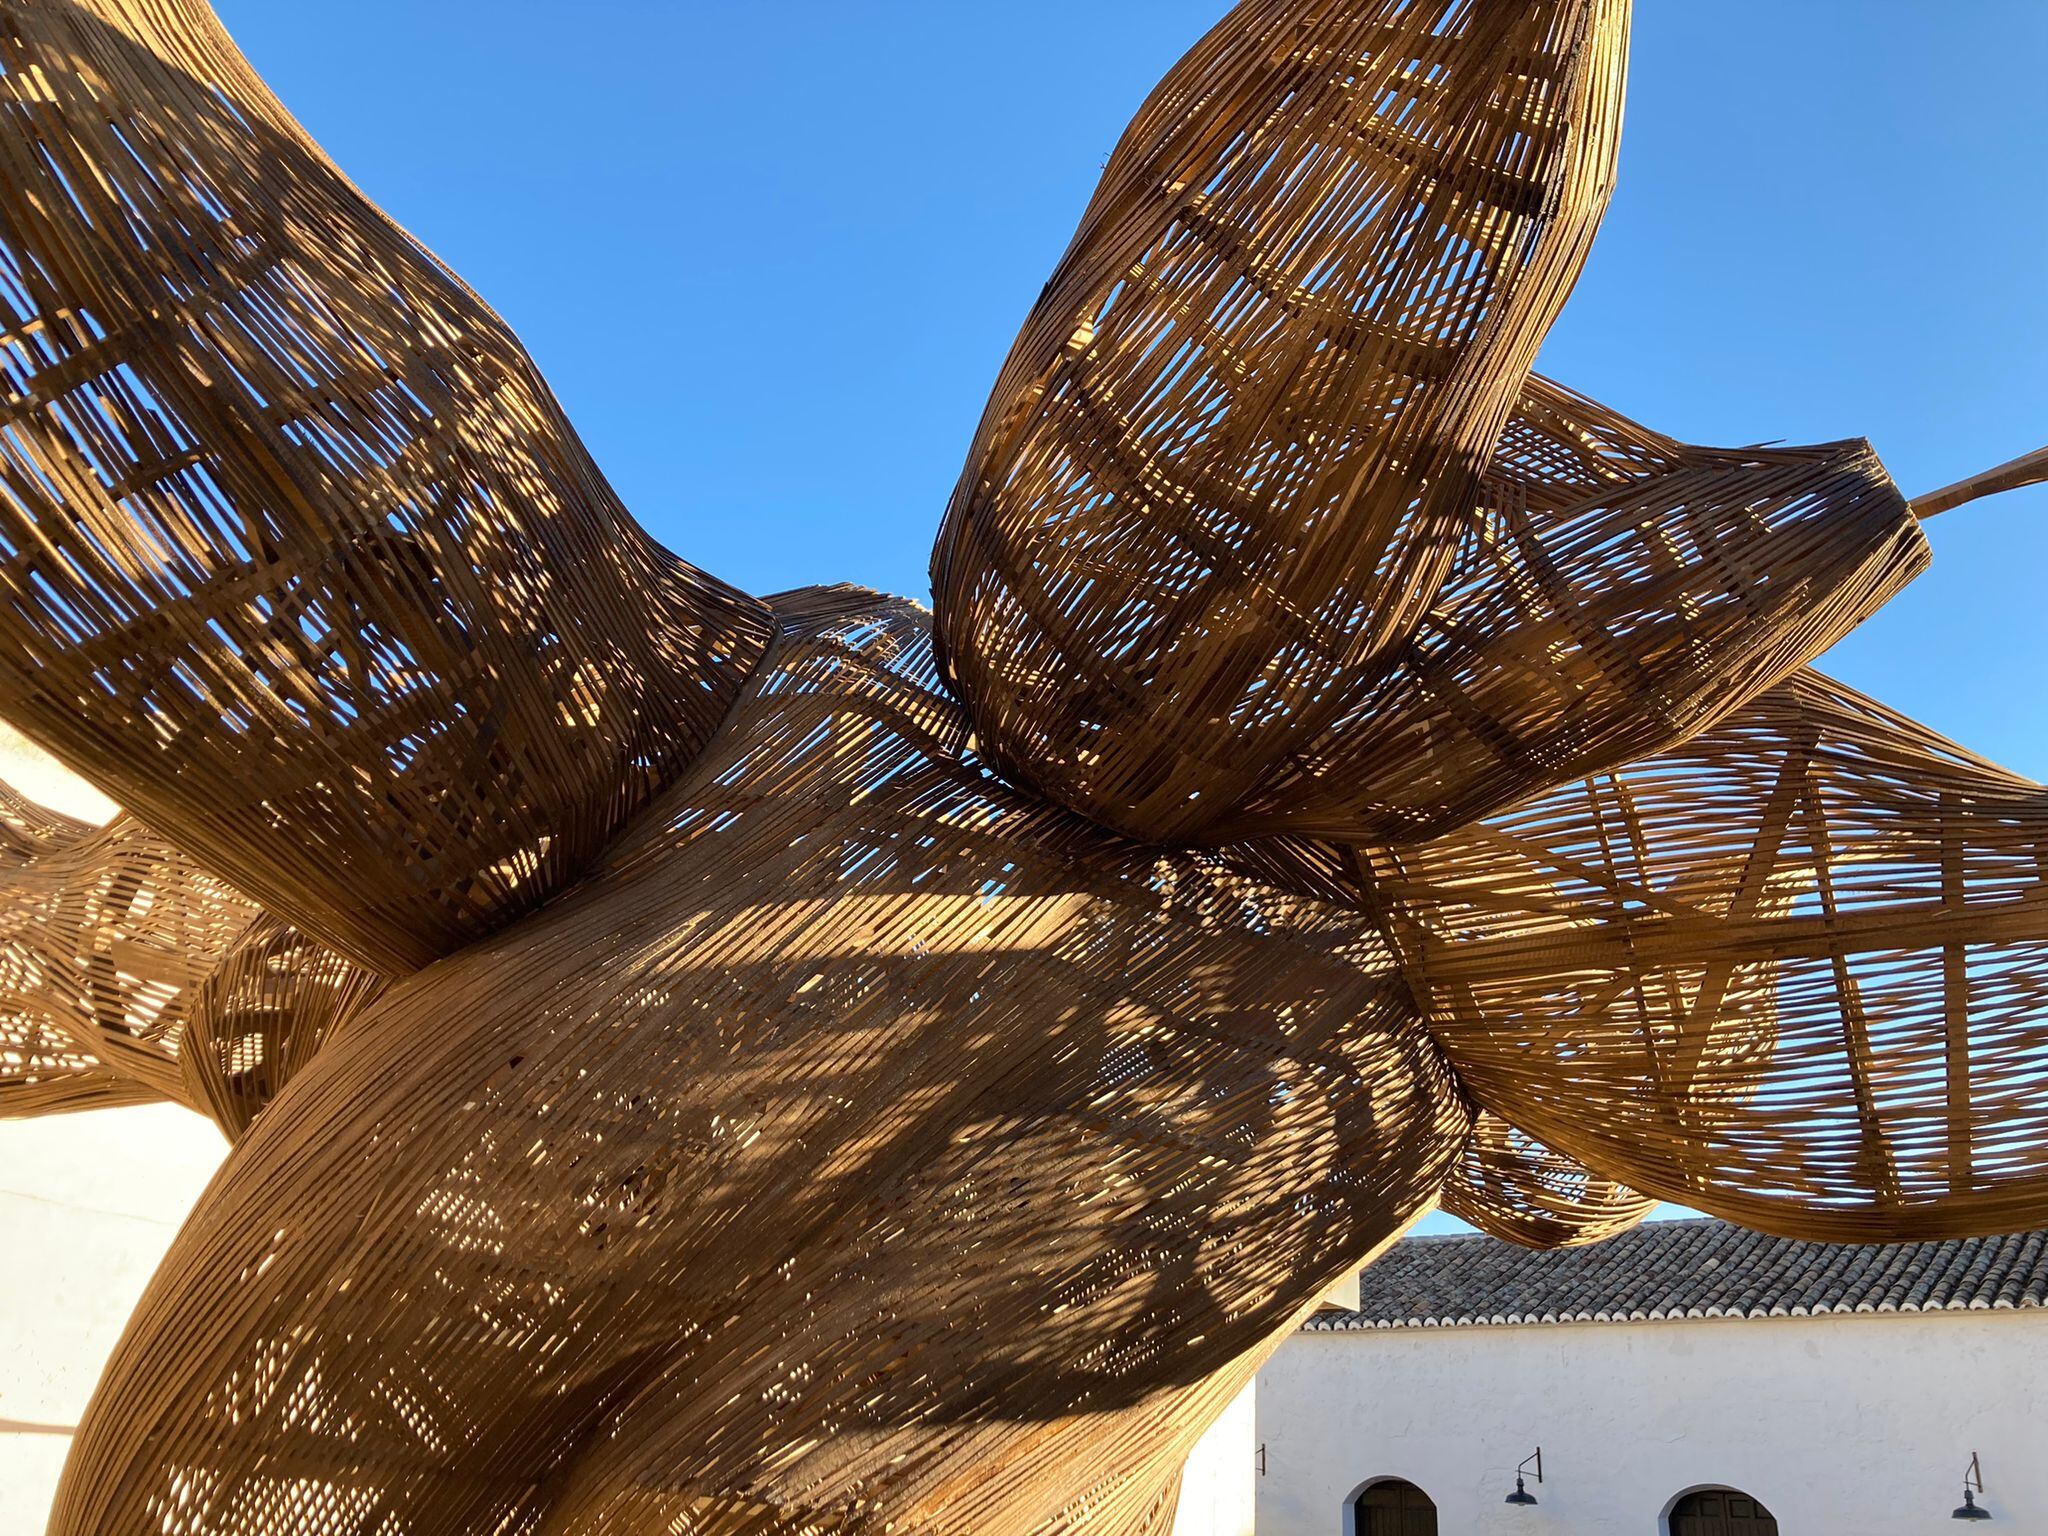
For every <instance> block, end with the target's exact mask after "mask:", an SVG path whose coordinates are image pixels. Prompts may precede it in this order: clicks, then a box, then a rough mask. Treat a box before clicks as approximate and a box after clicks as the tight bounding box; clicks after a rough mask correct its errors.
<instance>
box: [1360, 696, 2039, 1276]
mask: <svg viewBox="0 0 2048 1536" xmlns="http://www.w3.org/2000/svg"><path fill="white" fill-rule="evenodd" d="M1624 799H1626V800H1627V801H1629V802H1631V803H1632V804H1633V806H1634V808H1635V813H1636V814H1637V815H1638V816H1639V817H1640V818H1641V821H1642V825H1643V846H1644V848H1645V849H1646V851H1647V854H1646V861H1645V867H1644V868H1643V869H1642V870H1640V871H1633V870H1616V871H1614V872H1613V877H1612V878H1609V879H1605V880H1594V879H1588V878H1585V877H1583V876H1582V875H1580V874H1578V873H1576V871H1577V870H1578V869H1580V868H1581V867H1582V866H1584V865H1587V864H1592V863H1595V862H1597V859H1598V857H1599V855H1598V854H1597V852H1595V851H1593V850H1597V848H1598V846H1599V824H1600V821H1601V819H1602V818H1603V817H1604V816H1607V815H1611V814H1614V813H1615V811H1616V809H1617V808H1618V807H1619V806H1620V804H1621V803H1622V802H1623V800H1624ZM2044 848H2048V791H2044V790H2043V789H2042V788H2041V787H2040V786H2038V785H2036V784H2033V783H2032V782H2030V781H2028V780H2025V779H2022V778H2019V777H2018V776H2016V775H2013V774H2010V773H2007V772H2005V771H2004V770H2003V769H1999V768H1997V767H1994V766H1993V765H1991V764H1989V763H1986V762H1984V761H1982V760H1981V759H1978V758H1975V757H1972V756H1970V755H1969V754H1968V753H1966V752H1964V751H1963V750H1962V749H1960V748H1958V747H1956V746H1954V745H1953V744H1951V743H1949V742H1946V741H1944V740H1942V739H1941V738H1940V737H1938V736H1935V735H1934V734H1933V733H1931V732H1929V731H1927V730H1925V729H1923V728H1921V727H1919V726H1916V725H1914V724H1913V723H1912V722H1910V721H1907V720H1905V719H1903V718H1901V717H1899V716H1897V715H1895V714H1892V713H1891V712H1889V711H1887V710H1885V709H1883V708H1882V707H1881V706H1879V705H1876V704H1873V703H1872V702H1871V701H1870V700H1868V699H1865V698H1863V697H1861V696H1860V695H1858V694H1856V693H1854V692H1853V691H1852V690H1850V689H1847V688H1844V687H1842V686H1841V685H1839V684H1836V683H1833V682H1830V681H1829V680H1827V679H1825V678H1823V677H1821V676H1820V675H1819V674H1817V673H1811V672H1807V673H1802V674H1800V675H1798V676H1797V677H1795V678H1793V679H1791V680H1790V681H1788V682H1786V683H1784V684H1781V685H1780V686H1778V687H1777V688H1775V689H1773V690H1771V691H1770V692H1768V693H1766V694H1764V695H1762V696H1761V697H1759V698H1757V699H1755V700H1753V701H1752V702H1751V703H1750V704H1748V705H1746V706H1744V708H1742V709H1741V710H1739V711H1737V712H1736V713H1735V714H1733V715H1731V716H1730V717H1729V718H1728V719H1726V720H1725V721H1723V722H1722V723H1721V724H1720V725H1718V726H1717V727H1715V728H1714V729H1713V730H1711V731H1709V732H1708V733H1707V734H1705V735H1703V736H1701V737H1699V738H1697V739H1695V740H1693V741H1692V742H1690V743H1688V744H1686V745H1685V746H1683V747H1679V748H1675V749H1673V750H1671V751H1669V752H1666V753H1664V754H1662V755H1660V756H1658V757H1654V758H1651V759H1648V760H1646V761H1644V762H1641V763H1638V764H1635V765H1632V766H1631V767H1629V768H1627V769H1625V770H1622V771H1620V772H1619V773H1617V774H1615V775H1612V776H1608V777H1603V778H1600V779H1593V780H1587V781H1583V782H1581V783H1579V784H1576V785H1572V786H1568V787H1565V788H1561V789H1558V790H1555V791H1552V792H1550V793H1548V794H1546V795H1543V796H1539V797H1537V798H1536V799H1534V800H1532V801H1529V802H1528V803H1526V804H1524V805H1522V806H1519V807H1517V808H1515V809H1514V810H1512V811H1509V812H1505V813H1503V814H1502V815H1500V816H1498V817H1496V818H1494V819H1493V820H1491V821H1490V822H1488V823H1485V824H1482V825H1481V826H1479V827H1476V828H1473V829H1471V830H1470V831H1468V832H1464V833H1459V834H1455V835H1453V836H1450V837H1447V838H1443V839H1439V840H1436V841H1433V842H1429V843H1425V844H1421V845H1419V846H1416V847H1413V848H1406V849H1401V850H1397V851H1394V852H1390V853H1386V854H1383V855H1378V856H1376V867H1377V869H1378V871H1379V874H1380V883H1379V885H1378V887H1377V889H1376V890H1375V891H1374V893H1373V898H1374V900H1375V901H1377V902H1379V903H1382V904H1384V907H1385V908H1386V909H1387V910H1390V911H1392V912H1394V913H1396V914H1397V923H1396V927H1397V931H1398V933H1399V936H1400V942H1401V944H1402V946H1403V949H1404V961H1405V963H1406V965H1407V967H1408V971H1409V974H1410V976H1411V978H1413V979H1414V983H1415V985H1416V986H1417V988H1418V991H1419V992H1421V994H1422V995H1423V996H1424V998H1425V999H1426V1009H1427V1011H1428V1013H1429V1016H1430V1018H1431V1020H1432V1023H1433V1025H1434V1026H1435V1027H1436V1029H1437V1032H1438V1036H1439V1039H1440V1040H1441V1041H1442V1042H1443V1044H1444V1046H1445V1049H1446V1050H1447V1051H1448V1052H1449V1054H1450V1055H1451V1058H1452V1060H1453V1062H1454V1063H1455V1064H1456V1065H1457V1067H1458V1069H1459V1073H1460V1077H1461V1079H1462V1080H1463V1081H1464V1083H1465V1084H1466V1086H1467V1088H1468V1089H1469V1090H1470V1091H1471V1092H1472V1093H1473V1094H1474V1095H1475V1096H1476V1097H1477V1098H1478V1099H1479V1100H1480V1101H1481V1102H1482V1103H1484V1104H1486V1105H1488V1106H1491V1107H1493V1108H1494V1109H1496V1110H1498V1111H1499V1112H1501V1113H1502V1114H1504V1115H1506V1116H1508V1117H1510V1118H1511V1119H1512V1120H1513V1122H1514V1123H1515V1124H1516V1125H1517V1126H1521V1127H1526V1128H1527V1130H1528V1131H1529V1132H1530V1133H1532V1134H1533V1135H1536V1136H1538V1137H1540V1138H1541V1139H1542V1140H1543V1141H1544V1142H1546V1143H1549V1144H1550V1145H1553V1146H1555V1147H1556V1148H1558V1149H1559V1150H1560V1151H1564V1152H1568V1153H1569V1154H1571V1155H1572V1156H1573V1157H1575V1158H1578V1159H1581V1160H1583V1161H1584V1162H1585V1164H1586V1165H1587V1166H1588V1167H1590V1168H1593V1169H1597V1170H1599V1171H1600V1172H1601V1173H1603V1174H1606V1175H1608V1176H1610V1177H1613V1178H1617V1179H1622V1180H1625V1181H1626V1182H1627V1183H1628V1184H1629V1185H1631V1186H1633V1187H1635V1188H1637V1189H1640V1190H1642V1191H1644V1192H1646V1193H1651V1194H1656V1195H1661V1196H1664V1197H1666V1198H1670V1199H1677V1200H1683V1201H1686V1202H1687V1203H1690V1204H1694V1205H1698V1206H1702V1207H1704V1208H1706V1209H1709V1210H1713V1211H1716V1212H1718V1213H1720V1214H1722V1215H1725V1216H1728V1217H1730V1218H1732V1219H1735V1220H1739V1221H1742V1222H1744V1223H1746V1224H1748V1225H1751V1226H1757V1227H1761V1228H1764V1229H1766V1230H1770V1231H1776V1232H1781V1233H1785V1234H1787V1235H1803V1236H1813V1237H1827V1238H1833V1239H1841V1240H1850V1241H1854V1240H1865V1241H1881V1240H1914V1239H1920V1238H1930V1237H1944V1236H1958V1235H1965V1234H1969V1233H1981V1232H1998V1231H2011V1230H2017V1229H2019V1228H2022V1227H2026V1226H2030V1225H2039V1224H2041V1223H2043V1222H2048V1024H2044V1023H2043V1022H2042V1020H2043V1018H2044V1016H2048V871H2044V869H2043V862H2042V855H2043V849H2044Z"/></svg>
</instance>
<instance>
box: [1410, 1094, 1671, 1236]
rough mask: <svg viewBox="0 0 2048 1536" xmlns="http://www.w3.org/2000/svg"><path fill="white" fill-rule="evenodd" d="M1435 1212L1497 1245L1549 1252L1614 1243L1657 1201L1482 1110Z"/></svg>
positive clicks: (1446, 1181) (1639, 1220) (1655, 1204)
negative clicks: (1467, 1224)
mask: <svg viewBox="0 0 2048 1536" xmlns="http://www.w3.org/2000/svg"><path fill="white" fill-rule="evenodd" d="M1443 1208H1444V1209H1445V1210H1446V1211H1448V1212H1450V1213H1451V1214H1452V1215H1453V1216H1456V1217H1458V1218H1459V1219H1460V1220H1462V1221H1468V1222H1470V1223H1471V1224H1472V1225H1473V1226H1475V1227H1477V1228H1479V1230H1480V1231H1482V1232H1485V1233H1488V1234H1490V1235H1491V1236H1494V1237H1497V1238H1500V1239H1502V1240H1503V1241H1504V1242H1510V1243H1515V1244H1518V1245H1519V1246H1521V1247H1524V1248H1536V1249H1553V1248H1580V1247H1585V1246H1587V1245H1588V1244H1591V1243H1601V1242H1605V1241H1606V1240H1607V1239H1608V1238H1610V1237H1616V1236H1619V1235H1620V1234H1621V1233H1623V1232H1626V1231H1628V1230H1629V1228H1631V1227H1633V1226H1636V1225H1637V1224H1638V1223H1640V1222H1641V1221H1642V1220H1643V1218H1644V1217H1646V1216H1648V1215H1649V1214H1650V1212H1652V1211H1654V1210H1655V1209H1656V1208H1657V1202H1656V1201H1655V1200H1654V1199H1652V1198H1651V1197H1649V1196H1648V1195H1642V1194H1638V1193H1637V1192H1636V1191H1634V1190H1632V1189H1630V1188H1629V1187H1628V1186H1627V1185H1625V1184H1618V1183H1616V1182H1615V1181H1614V1180H1613V1179H1610V1178H1607V1177H1605V1176H1603V1175H1601V1174H1597V1173H1595V1172H1593V1171H1592V1170H1591V1169H1590V1168H1588V1167H1586V1166H1585V1165H1584V1164H1583V1163H1581V1162H1579V1161H1578V1160H1577V1159H1576V1158H1574V1157H1571V1156H1569V1155H1567V1154H1565V1153H1563V1152H1559V1151H1557V1150H1556V1149H1555V1148H1552V1147H1546V1146H1545V1145H1544V1144H1543V1143H1542V1142H1540V1141H1538V1140H1537V1139H1536V1138H1535V1137H1533V1136H1529V1135H1525V1134H1524V1133H1523V1132H1521V1131H1518V1130H1516V1129H1515V1128H1514V1127H1513V1126H1512V1125H1510V1124H1509V1123H1508V1122H1507V1121H1506V1120H1504V1119H1502V1118H1501V1117H1500V1116H1499V1115H1497V1114H1494V1113H1492V1112H1491V1111H1488V1112H1486V1113H1484V1114H1481V1115H1480V1116H1479V1118H1478V1120H1477V1121H1475V1122H1474V1124H1473V1126H1472V1134H1471V1135H1470V1136H1469V1137H1468V1138H1466V1141H1465V1147H1464V1151H1463V1153H1462V1154H1461V1155H1460V1156H1459V1158H1458V1161H1457V1162H1456V1163H1454V1164H1453V1165H1452V1167H1451V1175H1450V1177H1449V1178H1448V1179H1447V1180H1445V1181H1444V1192H1443Z"/></svg>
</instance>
